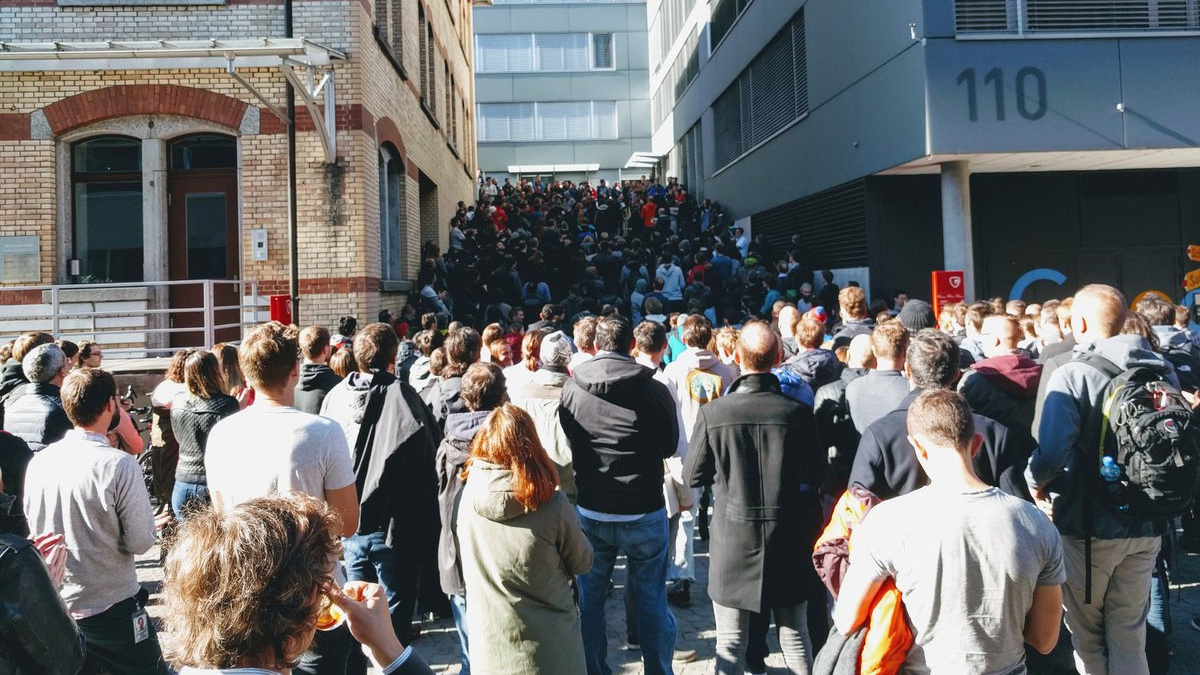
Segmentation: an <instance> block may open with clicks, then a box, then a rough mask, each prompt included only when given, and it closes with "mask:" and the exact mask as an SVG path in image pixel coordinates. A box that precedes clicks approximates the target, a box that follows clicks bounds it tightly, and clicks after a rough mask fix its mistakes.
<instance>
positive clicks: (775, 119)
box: [713, 9, 808, 168]
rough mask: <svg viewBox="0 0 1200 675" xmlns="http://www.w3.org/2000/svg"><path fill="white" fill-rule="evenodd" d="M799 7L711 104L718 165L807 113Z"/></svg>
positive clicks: (806, 77) (802, 28) (748, 149)
mask: <svg viewBox="0 0 1200 675" xmlns="http://www.w3.org/2000/svg"><path fill="white" fill-rule="evenodd" d="M804 49H805V42H804V10H803V9H801V10H800V11H799V12H798V13H797V14H796V16H795V17H793V18H792V20H791V21H789V22H788V24H787V25H786V26H784V27H783V29H782V30H781V31H779V33H778V34H776V35H775V37H774V38H773V39H772V40H771V41H770V42H769V43H767V46H766V47H764V48H763V50H762V51H761V52H759V53H758V56H756V57H755V58H754V60H753V61H751V62H750V65H749V66H747V67H746V69H745V70H743V71H742V72H741V74H740V75H738V78H737V79H736V80H734V81H733V84H731V85H729V88H728V89H726V90H725V92H724V93H722V94H721V96H720V97H719V98H718V99H717V101H716V102H715V103H714V104H713V130H714V132H715V134H716V147H715V148H714V150H715V153H716V156H715V160H716V166H717V167H718V168H723V167H725V166H728V165H729V164H732V163H733V162H735V161H737V159H738V158H739V157H741V156H742V155H744V154H746V153H747V152H750V151H751V150H753V149H754V148H755V147H757V146H758V145H759V144H761V143H763V142H764V141H766V140H767V139H769V138H771V137H772V136H773V135H775V134H776V133H778V132H780V131H781V130H783V129H784V128H786V127H787V126H788V125H789V124H791V123H793V122H795V121H796V120H798V119H800V118H801V117H803V116H804V115H806V114H807V113H808V72H807V68H808V59H807V55H806V54H805V52H804Z"/></svg>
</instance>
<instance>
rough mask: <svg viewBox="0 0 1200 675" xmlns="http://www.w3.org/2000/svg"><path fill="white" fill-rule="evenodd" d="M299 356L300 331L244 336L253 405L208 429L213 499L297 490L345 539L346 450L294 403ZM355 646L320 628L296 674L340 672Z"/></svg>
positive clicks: (354, 500) (354, 509)
mask: <svg viewBox="0 0 1200 675" xmlns="http://www.w3.org/2000/svg"><path fill="white" fill-rule="evenodd" d="M299 353H300V342H299V331H298V330H297V328H296V327H295V326H285V325H284V324H282V323H280V322H278V321H271V322H268V323H265V324H262V325H260V326H257V327H255V328H254V329H252V330H251V331H250V332H249V333H248V334H247V335H246V337H245V339H243V340H242V344H241V347H239V348H238V364H239V365H241V367H242V372H243V373H244V374H245V376H246V379H247V380H248V381H249V382H250V386H252V387H254V391H255V397H254V403H253V404H252V405H251V406H250V407H248V408H246V409H245V410H243V411H241V412H239V413H236V414H234V415H231V416H229V417H226V418H225V419H223V420H221V421H220V422H218V423H217V424H216V426H214V427H213V429H212V431H211V432H209V435H208V443H207V444H206V446H205V448H206V449H205V453H204V465H205V469H206V471H207V474H208V487H209V491H210V494H211V496H212V500H213V503H214V504H215V505H217V506H218V507H221V508H226V509H228V508H232V507H234V506H237V505H238V504H242V503H244V502H247V501H249V500H251V499H256V498H258V497H266V496H269V495H273V494H287V493H290V492H300V493H303V494H306V495H309V496H310V497H314V498H316V499H320V500H323V501H325V502H326V503H328V504H329V506H330V508H331V509H333V511H334V512H335V513H337V514H338V516H339V517H340V520H341V527H342V530H341V532H340V533H339V534H341V535H342V536H344V537H348V536H350V535H352V534H354V532H355V531H356V530H357V529H358V514H359V503H358V490H357V488H356V486H355V478H354V468H353V465H352V462H351V458H350V448H349V446H348V444H347V443H346V436H345V434H344V433H343V432H342V428H341V427H340V426H338V424H337V423H336V422H334V421H333V420H330V419H326V418H324V417H319V416H317V415H311V414H309V413H306V412H301V411H300V410H297V409H296V408H294V407H292V403H293V401H294V398H295V387H296V382H297V381H298V380H299V377H300V363H299ZM339 574H340V571H339ZM357 651H358V650H357V648H355V647H354V645H353V640H352V639H351V638H350V635H349V633H348V631H345V630H344V629H341V630H337V631H330V632H328V633H326V632H322V633H319V634H318V638H317V640H316V642H315V643H314V644H313V648H312V649H310V650H309V651H308V652H306V653H305V656H304V658H303V660H302V661H301V663H300V665H299V666H298V667H297V668H296V670H295V672H297V673H304V674H305V675H327V674H329V673H333V674H337V675H340V673H343V672H344V671H345V667H346V666H345V664H346V660H347V659H349V658H350V655H351V654H352V653H353V652H357ZM339 666H340V667H339Z"/></svg>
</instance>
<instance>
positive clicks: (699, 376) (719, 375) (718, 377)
mask: <svg viewBox="0 0 1200 675" xmlns="http://www.w3.org/2000/svg"><path fill="white" fill-rule="evenodd" d="M663 374H664V375H665V376H666V379H667V382H668V383H669V386H670V387H672V388H673V389H674V392H675V397H676V399H677V400H678V401H679V409H680V412H681V413H682V414H683V431H684V436H685V438H686V440H689V441H690V440H691V438H692V428H693V427H695V426H696V414H697V413H699V412H700V406H702V405H704V404H705V403H708V402H709V401H712V400H714V399H716V398H717V397H719V396H721V395H722V394H724V393H725V390H727V389H728V388H729V385H731V384H733V381H734V380H736V379H737V377H738V371H737V369H736V368H734V367H733V366H730V365H728V364H726V363H724V362H722V361H721V359H720V358H718V357H717V355H716V354H714V353H712V352H710V351H708V350H707V349H700V348H698V347H688V348H686V349H685V350H684V351H683V352H682V353H681V354H680V355H679V357H678V358H676V359H675V360H674V361H672V362H671V363H670V365H668V366H667V367H666V369H664V370H663ZM681 447H682V450H683V452H681V453H680V457H683V456H685V455H686V454H687V444H686V443H681Z"/></svg>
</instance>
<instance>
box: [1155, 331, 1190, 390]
mask: <svg viewBox="0 0 1200 675" xmlns="http://www.w3.org/2000/svg"><path fill="white" fill-rule="evenodd" d="M1151 329H1152V330H1153V331H1154V336H1155V337H1157V338H1158V351H1159V353H1160V354H1162V355H1163V356H1164V357H1166V359H1167V361H1169V362H1170V363H1171V367H1172V368H1174V369H1175V376H1176V377H1178V378H1179V386H1180V387H1181V388H1182V389H1183V390H1184V391H1196V390H1197V389H1200V354H1198V353H1197V351H1196V347H1195V346H1193V345H1192V339H1191V337H1189V336H1188V334H1187V332H1185V331H1183V330H1180V329H1178V328H1176V327H1175V326H1152V327H1151Z"/></svg>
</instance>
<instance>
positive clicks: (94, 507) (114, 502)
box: [24, 368, 168, 675]
mask: <svg viewBox="0 0 1200 675" xmlns="http://www.w3.org/2000/svg"><path fill="white" fill-rule="evenodd" d="M61 393H62V401H63V409H64V410H65V411H66V413H67V417H68V419H70V421H71V424H73V425H74V428H73V429H72V430H71V431H69V432H67V435H66V437H65V438H63V439H62V440H60V441H58V442H56V443H52V444H50V445H48V446H46V448H45V449H44V450H42V451H41V452H39V453H38V454H37V455H35V456H34V458H33V459H32V460H31V461H30V463H29V468H28V469H27V470H26V474H25V497H24V499H25V513H26V515H27V517H28V519H29V526H30V530H31V531H32V532H35V533H40V532H57V533H61V534H62V535H63V537H64V540H65V543H66V546H67V550H68V552H69V556H68V558H67V569H66V576H65V578H64V580H63V586H62V596H63V600H64V601H65V602H66V605H67V609H69V610H70V612H71V615H72V616H73V617H74V618H75V620H76V621H77V622H78V624H79V630H80V632H82V633H83V635H84V638H85V639H86V640H87V652H88V662H89V663H90V664H92V666H93V667H96V666H98V667H102V668H104V669H107V670H109V671H111V672H113V673H125V674H129V675H165V674H166V673H167V672H168V671H167V667H166V663H165V662H164V661H163V658H162V651H161V649H160V648H159V644H158V638H157V636H156V634H155V630H154V626H153V624H152V622H151V621H150V619H149V616H148V615H147V614H146V610H145V609H144V603H145V597H144V595H143V594H142V589H141V586H140V585H139V584H138V580H137V570H136V568H135V567H134V556H136V555H140V554H142V553H145V552H146V551H148V550H150V547H151V546H154V515H153V512H152V510H151V507H150V495H149V494H148V493H147V492H146V486H145V483H144V482H143V481H142V471H141V468H140V467H139V466H138V463H137V460H136V459H135V458H134V457H133V456H132V455H129V454H127V453H124V452H122V451H120V450H117V449H116V448H113V447H112V446H110V445H109V444H108V440H107V436H106V434H107V433H108V428H109V425H110V423H111V422H112V420H113V419H114V417H115V416H116V415H118V414H119V410H120V403H119V401H118V399H117V383H116V381H115V380H114V379H113V376H112V375H111V374H110V373H108V372H106V371H103V370H100V369H98V368H84V369H81V370H76V371H73V372H72V373H71V374H70V375H68V376H67V377H66V379H65V380H64V381H63V385H62V392H61Z"/></svg>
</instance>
